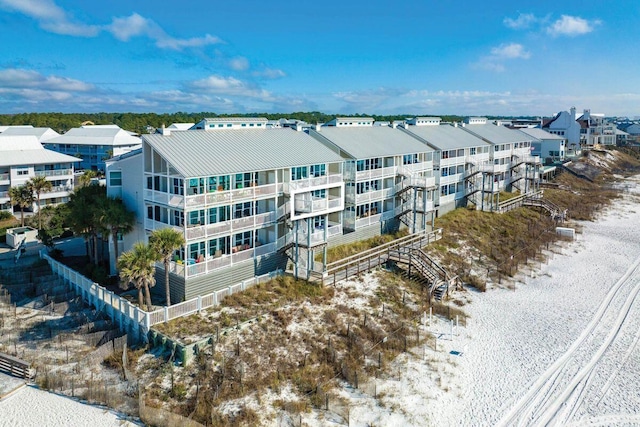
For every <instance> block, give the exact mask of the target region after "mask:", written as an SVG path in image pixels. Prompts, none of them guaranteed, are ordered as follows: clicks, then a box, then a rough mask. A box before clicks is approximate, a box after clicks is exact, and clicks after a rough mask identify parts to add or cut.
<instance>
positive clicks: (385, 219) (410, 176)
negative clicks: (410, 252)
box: [309, 117, 435, 240]
mask: <svg viewBox="0 0 640 427" xmlns="http://www.w3.org/2000/svg"><path fill="white" fill-rule="evenodd" d="M373 122H374V121H373V119H372V118H365V117H358V118H357V119H354V118H340V117H339V118H336V119H334V120H331V121H329V122H328V123H326V124H325V125H324V126H321V127H317V128H316V129H315V130H310V131H309V134H310V135H311V136H313V137H315V138H316V139H317V140H318V141H320V142H322V143H323V144H325V145H327V146H328V147H330V148H331V149H332V150H334V151H335V152H337V153H339V154H340V155H341V156H342V157H343V158H344V179H345V186H346V190H345V197H346V200H345V206H346V207H345V210H344V212H342V213H341V215H342V226H343V228H344V229H345V230H349V231H356V232H357V233H356V234H354V235H352V236H349V237H346V238H345V239H350V240H359V239H362V238H366V237H372V236H374V235H378V234H380V232H381V230H395V229H397V228H399V226H400V224H399V222H398V221H401V222H402V223H403V224H405V225H406V226H407V227H408V228H409V230H410V231H412V232H416V231H419V230H424V229H427V228H428V227H431V226H432V225H433V220H434V218H435V210H434V203H433V200H434V190H435V178H434V176H433V149H432V148H431V147H428V146H426V145H424V144H422V143H421V142H420V141H418V140H416V139H415V138H413V137H412V136H410V135H407V134H406V133H404V132H402V131H400V130H399V129H396V128H393V127H389V126H374V124H373ZM336 218H338V216H336ZM427 224H428V225H427Z"/></svg>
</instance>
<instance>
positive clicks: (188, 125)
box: [167, 123, 195, 131]
mask: <svg viewBox="0 0 640 427" xmlns="http://www.w3.org/2000/svg"><path fill="white" fill-rule="evenodd" d="M194 125H195V123H172V124H171V125H170V126H169V127H168V128H167V129H169V130H170V131H176V130H189V129H191V128H192V127H193V126H194Z"/></svg>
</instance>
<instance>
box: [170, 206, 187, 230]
mask: <svg viewBox="0 0 640 427" xmlns="http://www.w3.org/2000/svg"><path fill="white" fill-rule="evenodd" d="M172 212H173V215H172V218H173V222H172V223H171V225H177V226H178V227H182V226H184V212H183V211H177V210H174V211H172Z"/></svg>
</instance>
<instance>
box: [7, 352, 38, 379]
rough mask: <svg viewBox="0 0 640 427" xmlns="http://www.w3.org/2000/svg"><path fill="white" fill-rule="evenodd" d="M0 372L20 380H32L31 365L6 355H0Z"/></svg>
mask: <svg viewBox="0 0 640 427" xmlns="http://www.w3.org/2000/svg"><path fill="white" fill-rule="evenodd" d="M0 371H3V372H7V373H8V374H10V375H13V376H16V377H20V378H31V369H30V365H29V363H27V362H25V361H24V360H20V359H18V358H16V357H13V356H9V355H8V354H4V353H0Z"/></svg>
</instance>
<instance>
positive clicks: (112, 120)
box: [0, 111, 463, 134]
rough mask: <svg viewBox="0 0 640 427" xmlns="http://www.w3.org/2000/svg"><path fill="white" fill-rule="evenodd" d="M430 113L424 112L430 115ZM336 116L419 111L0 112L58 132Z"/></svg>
mask: <svg viewBox="0 0 640 427" xmlns="http://www.w3.org/2000/svg"><path fill="white" fill-rule="evenodd" d="M426 115H427V114H423V116H426ZM336 116H340V117H372V118H373V119H374V120H376V121H393V120H404V119H407V118H409V117H415V116H416V114H395V115H377V114H326V113H321V112H319V111H308V112H304V111H296V112H292V113H259V112H258V113H250V114H218V113H214V112H199V113H185V112H176V113H164V114H158V113H53V112H51V113H20V114H0V125H3V126H17V125H32V126H34V127H49V128H51V129H53V130H55V131H56V132H58V133H65V132H66V131H68V130H69V129H72V128H76V127H80V126H81V125H82V124H83V123H85V122H91V123H93V124H96V125H106V124H116V125H118V126H120V127H121V128H122V129H126V130H128V131H131V132H136V133H139V134H143V133H148V131H147V126H151V127H153V128H159V127H161V126H162V125H163V124H164V125H166V126H169V125H171V124H172V123H197V122H199V121H200V120H202V119H204V118H209V117H265V118H267V119H269V120H278V119H282V118H287V119H292V120H294V119H295V120H303V121H305V122H307V123H326V122H328V121H329V120H332V119H333V118H335V117H336ZM428 116H436V117H441V118H442V120H443V121H448V122H453V121H462V119H463V116H456V115H428Z"/></svg>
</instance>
